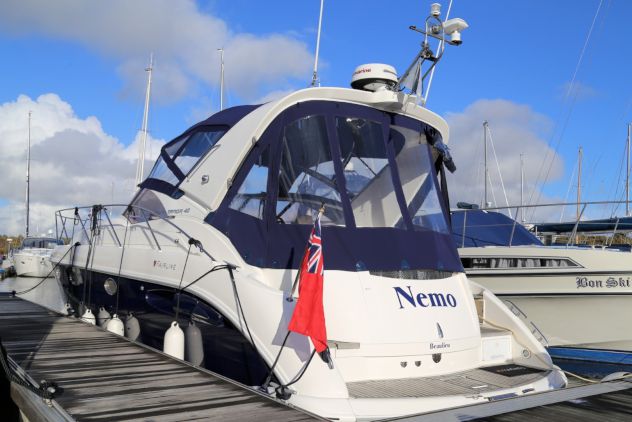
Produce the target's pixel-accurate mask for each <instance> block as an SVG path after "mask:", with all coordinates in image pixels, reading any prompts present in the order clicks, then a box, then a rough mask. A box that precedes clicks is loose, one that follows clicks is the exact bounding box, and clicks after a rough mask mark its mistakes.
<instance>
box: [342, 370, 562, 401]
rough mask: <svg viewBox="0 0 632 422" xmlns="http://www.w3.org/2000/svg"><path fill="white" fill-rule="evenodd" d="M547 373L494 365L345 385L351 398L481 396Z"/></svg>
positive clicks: (526, 381)
mask: <svg viewBox="0 0 632 422" xmlns="http://www.w3.org/2000/svg"><path fill="white" fill-rule="evenodd" d="M549 372H550V371H548V370H540V369H536V368H530V367H526V366H520V365H497V366H490V367H486V368H477V369H471V370H469V371H463V372H457V373H453V374H450V375H442V376H435V377H420V378H401V379H391V380H371V381H356V382H350V383H347V389H348V390H349V395H350V396H351V397H353V398H358V399H368V398H375V399H377V398H396V397H438V396H463V395H472V394H484V393H488V392H492V391H498V390H502V389H507V388H515V387H519V386H523V385H524V386H526V385H528V384H531V383H534V382H536V381H538V380H540V379H542V378H545V377H547V376H548V374H549Z"/></svg>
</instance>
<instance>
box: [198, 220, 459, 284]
mask: <svg viewBox="0 0 632 422" xmlns="http://www.w3.org/2000/svg"><path fill="white" fill-rule="evenodd" d="M223 215H224V216H225V217H224V218H214V217H217V214H212V215H210V216H209V217H208V218H207V222H208V223H210V224H212V225H213V226H214V227H216V228H217V229H219V230H220V231H222V232H223V233H224V234H226V236H229V237H230V239H231V241H232V243H233V244H234V245H235V247H236V248H237V250H238V251H239V253H240V254H241V256H242V258H243V259H244V260H245V261H246V262H247V263H248V264H250V265H254V266H257V267H261V268H293V269H298V268H299V266H300V261H301V258H302V257H303V253H304V252H305V247H306V246H307V240H308V238H309V233H310V231H311V229H312V226H311V225H298V224H285V225H284V224H274V225H270V227H269V229H267V230H266V227H265V226H266V224H265V222H264V221H262V220H259V219H257V218H254V217H251V216H249V215H246V214H243V213H240V212H237V211H234V210H230V209H229V210H226V211H225V212H224V213H223ZM322 237H323V256H324V259H325V269H326V270H341V271H376V270H382V271H394V270H409V269H434V270H442V271H453V272H461V271H463V267H462V266H461V261H460V259H459V257H458V254H457V251H456V249H455V247H454V241H453V240H452V238H451V237H450V236H449V235H444V234H440V233H436V232H432V231H409V230H400V229H393V228H347V227H337V226H323V227H322Z"/></svg>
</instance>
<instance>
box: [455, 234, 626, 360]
mask: <svg viewBox="0 0 632 422" xmlns="http://www.w3.org/2000/svg"><path fill="white" fill-rule="evenodd" d="M459 254H460V255H461V258H462V259H463V258H465V259H468V258H474V259H481V258H482V259H497V258H500V257H502V259H504V260H505V263H504V264H503V268H500V267H497V268H476V269H474V268H473V269H467V268H466V271H467V274H468V277H469V278H471V279H472V280H474V281H476V282H477V283H479V284H481V285H483V286H484V287H486V288H488V289H490V290H491V291H493V292H494V293H495V294H496V295H497V296H498V297H499V298H500V299H502V300H503V301H505V303H507V305H508V306H509V307H510V309H511V310H512V311H513V312H514V314H516V315H517V316H518V317H519V318H521V319H522V320H523V321H524V322H525V323H526V324H527V325H529V326H530V327H531V329H532V331H533V332H534V334H536V336H539V337H540V338H541V341H542V342H543V343H544V344H546V345H547V346H573V347H588V348H595V349H608V350H625V351H632V331H631V330H630V328H629V321H630V320H631V319H632V254H631V253H630V252H622V251H617V250H604V249H600V248H599V249H589V248H552V247H540V246H514V247H483V248H461V249H459ZM511 259H521V260H523V261H522V262H523V265H524V263H525V262H527V263H528V262H531V263H533V262H534V260H535V261H536V262H537V261H538V260H539V261H540V263H545V262H550V261H551V260H558V261H557V262H559V260H560V259H562V260H568V261H567V262H569V263H571V265H570V266H565V267H545V266H541V267H521V268H517V267H515V266H513V264H510V265H511V266H508V265H507V263H508V262H510V261H509V260H511ZM479 262H481V261H479ZM482 262H484V261H482ZM514 264H515V261H514ZM527 265H529V264H527Z"/></svg>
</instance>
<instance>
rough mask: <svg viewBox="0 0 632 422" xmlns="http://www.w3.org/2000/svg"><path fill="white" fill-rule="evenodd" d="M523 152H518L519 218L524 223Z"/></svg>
mask: <svg viewBox="0 0 632 422" xmlns="http://www.w3.org/2000/svg"><path fill="white" fill-rule="evenodd" d="M523 157H524V154H523V153H520V219H521V220H522V222H523V223H524V208H523V207H524V158H523Z"/></svg>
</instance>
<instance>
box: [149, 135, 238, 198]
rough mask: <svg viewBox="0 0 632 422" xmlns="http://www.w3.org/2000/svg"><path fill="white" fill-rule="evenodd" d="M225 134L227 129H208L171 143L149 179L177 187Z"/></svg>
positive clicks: (162, 153)
mask: <svg viewBox="0 0 632 422" xmlns="http://www.w3.org/2000/svg"><path fill="white" fill-rule="evenodd" d="M225 133H226V128H207V129H202V130H200V131H197V132H192V133H189V134H186V135H183V136H182V137H180V138H176V139H175V140H173V141H171V142H169V143H168V144H167V145H165V146H164V147H163V148H162V150H161V151H160V157H159V158H158V160H157V161H156V164H155V165H154V168H153V169H152V170H151V173H149V176H148V177H147V178H148V179H154V180H160V181H162V182H166V183H168V184H170V185H172V186H177V185H178V184H179V183H180V182H182V180H184V178H185V177H186V175H187V174H188V173H189V172H190V171H191V170H192V169H193V167H195V165H196V164H197V163H198V161H200V159H201V158H202V157H203V156H204V155H206V153H207V152H209V151H210V150H211V148H213V146H214V145H215V144H216V143H217V141H219V139H220V138H221V137H222V136H223V135H224V134H225Z"/></svg>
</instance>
